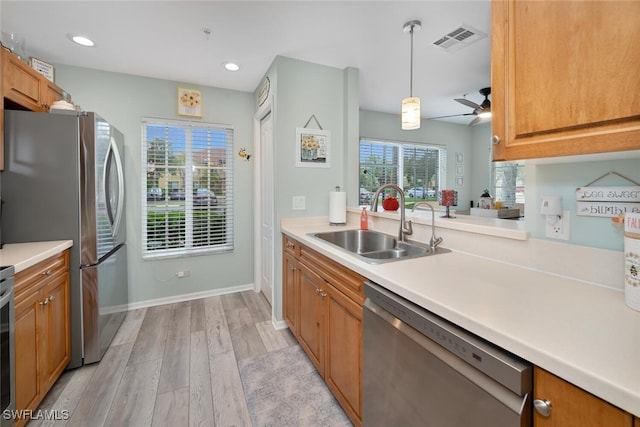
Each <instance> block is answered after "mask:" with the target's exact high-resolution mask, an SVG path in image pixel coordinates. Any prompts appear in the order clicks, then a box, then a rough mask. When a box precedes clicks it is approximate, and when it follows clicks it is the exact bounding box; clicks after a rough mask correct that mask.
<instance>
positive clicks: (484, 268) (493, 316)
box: [281, 218, 640, 416]
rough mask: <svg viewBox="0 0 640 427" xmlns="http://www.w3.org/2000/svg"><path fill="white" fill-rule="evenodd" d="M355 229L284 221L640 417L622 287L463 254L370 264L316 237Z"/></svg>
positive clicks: (343, 259) (637, 332)
mask: <svg viewBox="0 0 640 427" xmlns="http://www.w3.org/2000/svg"><path fill="white" fill-rule="evenodd" d="M348 228H357V226H355V225H347V226H344V227H335V226H329V225H328V224H326V222H325V223H320V222H318V220H317V218H316V219H308V220H304V219H301V218H296V219H293V220H283V221H282V223H281V230H282V232H284V233H285V234H287V235H289V236H291V237H293V238H295V239H296V240H298V241H300V242H301V243H304V244H305V245H307V246H309V247H311V248H313V249H315V250H317V251H318V252H320V253H322V254H324V255H326V256H328V257H329V258H331V259H333V260H336V261H338V262H340V263H341V264H343V265H345V266H346V267H348V268H350V269H352V270H354V271H356V272H358V273H360V274H361V275H363V276H365V277H367V278H368V279H370V280H371V281H373V282H376V283H378V284H380V285H382V286H384V287H386V288H387V289H389V290H390V291H392V292H395V293H396V294H398V295H400V296H402V297H404V298H406V299H408V300H411V301H413V302H414V303H416V304H418V305H420V306H422V307H424V308H425V309H427V310H430V311H432V312H434V313H436V314H438V315H440V316H442V317H444V318H446V319H448V320H449V321H451V322H453V323H455V324H457V325H459V326H461V327H463V328H465V329H467V330H469V331H471V332H473V333H475V334H477V335H479V336H481V337H482V338H484V339H486V340H488V341H491V342H493V343H495V344H497V345H499V346H500V347H503V348H505V349H507V350H509V351H511V352H512V353H515V354H517V355H518V356H520V357H522V358H523V359H526V360H528V361H530V362H532V363H533V364H535V365H538V366H540V367H542V368H544V369H546V370H548V371H550V372H552V373H554V374H556V375H558V376H559V377H561V378H564V379H565V380H567V381H569V382H571V383H573V384H575V385H577V386H578V387H581V388H583V389H585V390H587V391H589V392H590V393H592V394H594V395H596V396H598V397H600V398H602V399H604V400H606V401H608V402H610V403H612V404H614V405H616V406H618V407H620V408H622V409H624V410H626V411H628V412H630V413H632V414H634V415H636V416H640V364H639V362H638V360H640V359H639V357H640V356H639V355H640V312H638V311H634V310H632V309H630V308H628V307H627V306H626V305H625V303H624V293H623V292H620V291H618V290H614V289H610V288H606V287H600V286H595V285H593V284H587V283H582V282H580V281H577V280H572V279H568V278H566V277H560V276H557V275H552V274H548V273H544V272H541V271H536V270H532V269H526V268H523V267H519V266H515V265H512V264H507V263H502V262H499V261H496V260H491V259H487V258H483V257H479V256H474V255H470V254H467V253H461V252H457V251H455V250H454V251H453V252H451V253H443V254H438V255H435V256H428V257H423V258H416V259H411V260H403V261H398V262H390V263H385V264H378V265H374V264H368V263H366V262H364V261H361V260H360V259H358V258H356V257H355V256H353V255H351V254H348V253H346V252H344V251H342V250H341V249H339V248H337V247H335V246H333V245H330V244H329V243H326V242H324V241H322V240H320V239H317V238H315V237H312V236H310V235H309V233H313V232H323V231H336V230H338V229H348ZM443 246H444V247H446V242H445V243H444V245H443Z"/></svg>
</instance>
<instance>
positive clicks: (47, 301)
mask: <svg viewBox="0 0 640 427" xmlns="http://www.w3.org/2000/svg"><path fill="white" fill-rule="evenodd" d="M39 304H40V305H47V304H49V298H45V299H44V301H40V302H39Z"/></svg>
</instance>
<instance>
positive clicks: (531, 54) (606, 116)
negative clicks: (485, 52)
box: [491, 0, 640, 160]
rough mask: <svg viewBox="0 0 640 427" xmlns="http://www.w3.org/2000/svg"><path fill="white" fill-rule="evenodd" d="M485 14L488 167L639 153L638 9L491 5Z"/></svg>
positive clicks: (518, 0) (625, 5)
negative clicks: (506, 162)
mask: <svg viewBox="0 0 640 427" xmlns="http://www.w3.org/2000/svg"><path fill="white" fill-rule="evenodd" d="M491 14H492V23H491V31H492V46H491V56H492V60H491V65H492V68H491V86H492V98H491V109H492V112H493V117H492V126H493V134H494V150H493V152H494V154H493V159H494V160H516V159H529V158H540V157H554V156H566V155H575V154H591V153H602V152H610V151H623V150H636V149H640V96H638V94H639V93H640V78H639V77H638V70H640V49H638V47H637V46H636V44H634V43H633V42H632V40H635V39H636V38H637V33H638V28H640V2H638V1H627V2H623V1H616V2H613V1H611V2H608V1H544V2H543V1H523V0H493V1H492V11H491ZM498 139H499V142H497V143H496V140H498Z"/></svg>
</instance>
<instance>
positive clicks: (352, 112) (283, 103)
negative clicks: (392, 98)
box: [267, 57, 358, 320]
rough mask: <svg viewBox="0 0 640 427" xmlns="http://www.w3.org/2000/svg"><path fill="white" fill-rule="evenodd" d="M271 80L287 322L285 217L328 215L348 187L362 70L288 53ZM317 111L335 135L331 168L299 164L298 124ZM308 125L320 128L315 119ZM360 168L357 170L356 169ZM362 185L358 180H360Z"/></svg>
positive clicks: (277, 273)
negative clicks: (299, 203) (298, 204)
mask: <svg viewBox="0 0 640 427" xmlns="http://www.w3.org/2000/svg"><path fill="white" fill-rule="evenodd" d="M267 76H268V77H269V79H270V81H271V83H272V86H271V87H272V93H273V98H272V109H273V111H272V113H273V123H274V129H273V138H274V186H275V194H274V198H275V224H276V227H275V230H274V246H275V251H274V252H275V253H274V260H275V265H274V298H273V306H274V314H275V316H276V319H277V320H282V315H281V313H282V287H281V284H282V255H281V254H282V240H281V238H280V220H281V219H282V218H291V217H313V216H327V215H328V214H329V208H328V204H329V192H330V191H333V190H334V188H335V187H336V186H340V187H342V188H346V186H347V179H348V176H349V175H350V173H349V172H347V164H348V161H347V157H346V153H348V152H349V151H350V150H351V149H352V148H351V145H352V144H353V143H354V140H355V143H357V137H356V136H357V135H358V113H357V102H358V92H357V87H358V73H357V70H355V69H352V68H346V69H338V68H333V67H327V66H323V65H318V64H313V63H310V62H304V61H298V60H294V59H291V58H287V57H277V58H276V59H275V61H274V63H273V64H272V66H271V68H270V69H269V71H268V72H267ZM312 115H315V117H316V118H317V120H318V121H319V122H320V125H321V126H322V129H323V130H327V131H329V132H330V133H331V135H330V143H331V154H330V156H331V159H330V167H329V168H307V167H296V166H295V133H296V128H301V127H304V125H305V124H306V123H307V121H308V120H309V118H310V117H311V116H312ZM308 127H309V128H314V129H317V128H318V126H317V124H316V123H315V121H313V120H312V121H311V122H310V123H309V126H308ZM356 171H357V170H356ZM356 185H357V184H356ZM294 196H304V197H305V200H306V208H305V209H304V210H293V209H292V197H294Z"/></svg>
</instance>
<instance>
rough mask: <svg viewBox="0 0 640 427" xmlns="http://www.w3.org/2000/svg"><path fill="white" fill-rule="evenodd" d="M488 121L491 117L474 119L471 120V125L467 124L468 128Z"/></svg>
mask: <svg viewBox="0 0 640 427" xmlns="http://www.w3.org/2000/svg"><path fill="white" fill-rule="evenodd" d="M490 121H491V117H476V118H475V119H473V120H471V123H469V126H475V125H479V124H480V123H485V122H490Z"/></svg>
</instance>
